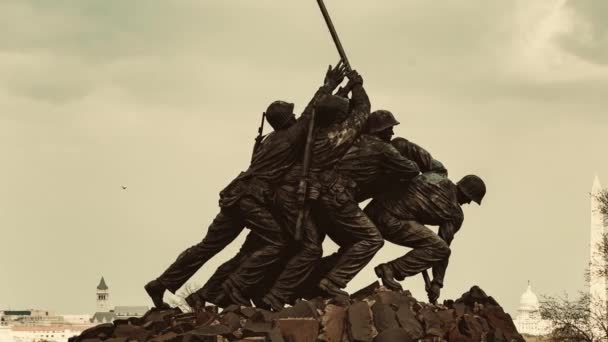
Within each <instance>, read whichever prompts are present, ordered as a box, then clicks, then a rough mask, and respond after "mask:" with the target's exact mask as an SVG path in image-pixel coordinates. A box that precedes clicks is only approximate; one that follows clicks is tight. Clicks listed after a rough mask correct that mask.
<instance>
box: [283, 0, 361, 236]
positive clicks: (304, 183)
mask: <svg viewBox="0 0 608 342" xmlns="http://www.w3.org/2000/svg"><path fill="white" fill-rule="evenodd" d="M317 3H318V4H319V8H320V9H321V13H322V14H323V18H325V23H326V24H327V28H328V29H329V32H330V33H331V37H332V38H333V40H334V44H336V48H337V49H338V53H339V54H340V57H341V58H342V63H344V65H345V66H346V70H348V71H351V68H350V64H349V62H348V58H347V57H346V53H345V52H344V48H342V43H340V38H338V33H337V32H336V29H335V28H334V24H333V23H332V21H331V18H330V17H329V13H328V12H327V8H325V4H324V3H323V0H317ZM314 125H315V111H314V109H313V111H312V114H311V117H310V122H309V124H308V134H307V136H306V146H305V147H304V161H303V162H302V178H300V183H299V184H298V190H297V195H298V207H299V208H300V210H299V212H298V219H297V221H296V227H295V230H294V234H293V238H294V240H295V241H300V240H301V239H302V225H303V224H304V220H306V219H307V217H308V213H309V211H310V206H309V205H308V203H307V201H306V199H307V197H308V173H309V169H310V160H311V157H312V156H311V154H312V143H313V132H314V127H315V126H314Z"/></svg>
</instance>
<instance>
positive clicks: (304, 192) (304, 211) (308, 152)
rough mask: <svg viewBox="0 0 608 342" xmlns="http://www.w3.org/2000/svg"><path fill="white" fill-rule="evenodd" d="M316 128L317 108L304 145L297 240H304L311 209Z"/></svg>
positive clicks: (311, 118) (309, 123) (294, 235)
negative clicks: (309, 200) (311, 172)
mask: <svg viewBox="0 0 608 342" xmlns="http://www.w3.org/2000/svg"><path fill="white" fill-rule="evenodd" d="M314 128H315V109H314V108H313V109H312V113H311V115H310V121H309V122H308V133H307V134H306V146H304V161H303V162H302V177H301V178H300V183H298V190H297V192H296V193H297V195H298V207H299V208H300V210H299V212H298V219H297V221H296V228H295V231H294V234H293V239H294V240H295V241H300V240H302V225H303V224H304V220H306V219H307V218H308V212H309V211H310V205H308V203H307V201H306V199H307V197H308V173H309V171H310V160H311V159H312V143H313V142H314Z"/></svg>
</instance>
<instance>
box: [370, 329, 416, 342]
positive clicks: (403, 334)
mask: <svg viewBox="0 0 608 342" xmlns="http://www.w3.org/2000/svg"><path fill="white" fill-rule="evenodd" d="M414 341H416V340H414V339H412V338H411V337H410V335H409V333H408V332H407V331H406V330H405V329H403V328H398V327H397V328H390V329H386V330H384V331H383V332H381V333H379V334H378V336H376V337H375V338H374V342H414Z"/></svg>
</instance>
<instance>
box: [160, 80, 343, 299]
mask: <svg viewBox="0 0 608 342" xmlns="http://www.w3.org/2000/svg"><path fill="white" fill-rule="evenodd" d="M330 92H331V88H330V87H329V86H322V87H321V88H319V90H318V91H317V92H316V93H315V96H314V97H313V99H312V100H311V101H310V103H309V104H308V106H307V107H306V109H305V110H304V112H303V113H302V115H301V116H300V118H298V120H297V121H296V123H295V124H293V125H292V126H290V127H289V128H286V129H281V130H277V131H274V132H272V133H270V134H269V135H268V136H267V137H266V138H265V139H264V141H263V143H262V144H261V146H260V147H259V148H258V150H257V151H255V153H254V156H253V159H252V162H251V165H250V166H249V169H248V170H247V171H245V172H242V173H241V174H240V175H239V176H238V177H237V178H236V179H235V180H233V181H232V182H231V183H230V184H229V185H228V186H227V187H226V188H225V189H224V190H223V191H222V192H221V193H220V201H219V204H220V208H221V210H220V213H219V214H218V215H217V216H216V218H215V219H214V220H213V222H212V223H211V225H210V226H209V228H208V230H207V234H206V236H205V238H204V239H203V240H202V241H201V242H200V243H198V244H196V245H194V246H192V247H190V248H188V249H187V250H185V251H184V252H182V253H181V254H180V255H179V256H178V258H177V260H176V261H175V262H174V263H173V264H172V265H170V266H169V268H168V269H167V270H166V271H165V272H164V273H163V274H162V275H161V276H160V277H158V279H157V280H158V281H159V282H160V283H161V284H162V285H164V287H165V288H167V289H168V290H169V291H171V292H173V293H175V291H177V290H178V289H179V288H180V287H181V286H182V285H183V284H184V283H185V282H186V281H187V280H188V279H189V278H190V277H191V276H192V275H194V273H196V271H197V270H198V269H199V268H200V267H202V266H203V265H204V264H205V263H206V262H207V261H208V260H209V259H210V258H211V257H213V256H214V255H215V254H217V253H218V252H220V251H221V250H222V249H224V247H226V246H227V245H228V244H229V243H230V242H232V241H233V240H234V239H235V238H236V237H237V236H238V235H239V234H240V232H241V231H242V230H243V229H244V227H247V228H249V229H250V230H251V231H252V232H253V233H254V234H255V235H256V240H257V241H259V244H260V245H259V246H258V248H257V250H256V252H255V253H251V255H249V256H248V257H247V258H244V259H243V260H242V263H241V264H240V268H241V270H240V271H239V272H235V273H233V274H230V280H231V281H232V283H233V284H235V285H236V286H237V287H238V288H240V289H247V288H249V287H252V286H254V285H255V284H256V283H257V282H259V281H260V279H262V278H263V276H264V272H263V271H264V269H265V268H266V267H267V266H268V265H271V264H273V263H275V262H277V261H279V260H280V253H281V252H282V251H283V250H284V248H285V246H286V241H285V236H284V232H283V230H282V228H281V226H280V225H279V223H277V221H276V220H275V218H274V216H273V215H272V213H271V211H270V210H269V208H271V199H272V196H273V187H274V184H276V182H277V181H278V180H280V179H281V178H282V176H283V174H284V173H285V172H286V171H287V170H289V168H290V167H291V166H292V165H293V164H294V163H295V162H296V161H297V160H299V159H300V158H301V148H302V146H303V143H304V141H305V139H306V132H307V128H308V123H309V120H310V117H311V114H312V106H313V104H314V102H315V101H316V100H317V99H318V98H320V97H322V96H323V95H325V94H328V93H330Z"/></svg>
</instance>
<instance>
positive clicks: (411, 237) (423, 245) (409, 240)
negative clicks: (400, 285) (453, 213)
mask: <svg viewBox="0 0 608 342" xmlns="http://www.w3.org/2000/svg"><path fill="white" fill-rule="evenodd" d="M382 234H383V236H384V238H385V239H386V240H387V241H390V242H392V243H394V244H397V245H400V246H404V247H409V248H412V250H410V251H409V252H407V253H406V254H405V255H404V256H402V257H400V258H397V259H395V260H393V261H390V262H388V263H386V265H388V266H389V267H390V268H391V270H392V271H393V274H394V276H395V279H397V280H403V279H405V278H406V277H410V276H413V275H416V274H418V273H420V272H422V271H424V270H426V269H428V268H431V267H432V266H433V265H434V264H436V263H437V262H440V261H442V260H445V259H447V258H449V257H450V247H449V246H448V244H447V243H446V242H445V241H443V239H441V238H440V237H439V236H438V235H437V234H435V232H433V231H432V230H431V229H430V228H428V227H426V226H425V225H423V224H421V223H419V222H416V221H402V222H401V223H400V224H399V225H398V226H393V229H387V230H384V231H382Z"/></svg>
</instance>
